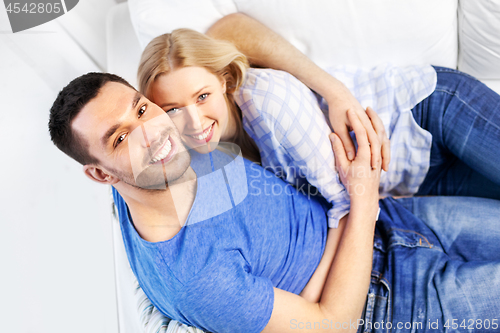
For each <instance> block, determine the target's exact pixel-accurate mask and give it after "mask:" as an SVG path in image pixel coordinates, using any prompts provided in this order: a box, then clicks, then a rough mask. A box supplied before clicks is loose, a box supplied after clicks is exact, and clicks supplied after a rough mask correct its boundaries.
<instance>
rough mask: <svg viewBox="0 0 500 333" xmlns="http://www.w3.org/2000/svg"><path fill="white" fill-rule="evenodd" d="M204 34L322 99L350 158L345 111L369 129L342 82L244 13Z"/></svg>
mask: <svg viewBox="0 0 500 333" xmlns="http://www.w3.org/2000/svg"><path fill="white" fill-rule="evenodd" d="M207 35H209V36H211V37H213V38H216V39H223V40H228V41H230V42H232V43H233V44H235V45H236V47H238V49H239V50H240V51H241V52H243V53H244V54H245V55H246V56H247V57H248V59H249V61H250V63H251V64H253V65H256V66H260V67H269V68H274V69H279V70H283V71H286V72H289V73H290V74H292V75H294V76H295V77H297V78H298V79H299V80H300V81H302V82H304V84H306V85H307V86H308V87H309V88H311V89H312V90H314V91H316V92H317V93H319V94H320V95H321V96H323V97H324V98H325V99H326V101H327V102H328V105H329V118H330V123H331V125H332V128H333V130H334V131H335V133H337V135H339V137H340V138H341V140H342V143H343V144H344V146H345V148H346V151H347V156H348V158H349V159H350V160H352V159H353V158H354V155H355V148H354V144H353V142H352V140H351V138H350V136H349V127H350V126H351V124H350V122H349V119H348V117H347V113H346V112H347V110H349V109H350V110H354V111H355V112H356V114H357V115H358V117H359V119H360V121H361V122H362V124H363V126H364V127H365V129H366V130H367V131H368V130H370V127H371V124H370V119H369V118H368V117H367V115H366V114H365V110H364V109H363V107H362V106H361V105H360V104H359V102H358V101H357V100H356V98H354V96H353V95H352V94H351V93H350V91H349V90H348V89H347V88H346V87H345V86H344V84H343V83H342V82H340V81H338V80H337V79H335V78H334V77H332V76H331V75H329V74H328V73H326V72H325V71H324V70H322V69H321V68H319V67H318V66H317V65H316V64H315V63H314V62H312V61H311V60H310V59H309V58H307V57H306V56H305V55H304V54H303V53H302V52H300V51H299V50H298V49H296V48H295V47H294V46H293V45H291V44H290V43H289V42H288V41H286V40H285V39H284V38H282V37H281V36H280V35H278V34H276V33H274V32H273V31H272V30H270V29H269V28H267V27H266V26H264V25H263V24H261V23H260V22H258V21H256V20H254V19H252V18H250V17H248V16H246V15H244V14H241V13H235V14H231V15H227V16H225V17H224V18H222V19H220V20H219V21H218V22H216V23H215V24H214V25H213V26H212V27H210V29H209V30H208V31H207ZM379 141H380V142H381V143H382V158H383V164H382V168H383V169H384V170H386V171H387V169H388V167H389V160H390V155H389V154H390V142H389V140H388V138H387V136H385V137H384V136H381V137H379ZM375 164H376V163H375V161H372V165H373V166H375Z"/></svg>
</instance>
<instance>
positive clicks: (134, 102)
mask: <svg viewBox="0 0 500 333" xmlns="http://www.w3.org/2000/svg"><path fill="white" fill-rule="evenodd" d="M141 98H142V94H141V93H140V92H138V91H137V92H136V93H135V95H134V98H133V99H132V110H134V109H135V108H136V107H137V104H138V103H139V101H140V100H141ZM120 127H121V123H120V124H115V125H113V126H111V127H110V129H108V130H107V131H106V134H104V136H103V137H102V139H101V144H102V145H103V146H104V147H105V146H107V144H108V140H109V138H111V137H112V136H113V134H115V132H116V131H117V130H118V129H119V128H120Z"/></svg>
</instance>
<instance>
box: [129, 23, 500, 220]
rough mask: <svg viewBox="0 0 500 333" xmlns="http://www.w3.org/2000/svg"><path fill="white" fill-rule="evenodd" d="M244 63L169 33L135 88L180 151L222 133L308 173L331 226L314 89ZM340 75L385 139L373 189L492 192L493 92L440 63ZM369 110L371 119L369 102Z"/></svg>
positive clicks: (335, 192)
mask: <svg viewBox="0 0 500 333" xmlns="http://www.w3.org/2000/svg"><path fill="white" fill-rule="evenodd" d="M247 66H248V62H247V60H246V58H245V56H244V55H243V54H242V53H240V52H239V51H238V50H237V49H236V48H235V47H234V46H233V45H232V44H229V43H226V42H222V41H217V40H213V39H210V38H208V37H207V36H205V35H203V34H200V33H197V32H195V31H191V30H187V29H179V30H176V31H174V32H173V33H172V34H165V35H162V36H159V37H157V38H155V39H154V40H152V41H151V42H150V44H149V45H148V46H147V47H146V49H145V51H144V53H143V56H142V59H141V63H140V66H139V71H138V72H139V75H138V76H139V86H140V87H139V88H140V91H141V92H143V93H144V94H145V95H146V97H148V98H149V99H150V100H152V101H153V102H155V103H156V104H158V105H159V106H160V107H162V108H163V109H164V110H165V112H167V113H168V114H169V115H170V117H171V118H172V120H173V121H174V123H175V124H176V126H177V127H178V128H179V130H180V132H181V133H182V134H183V135H182V137H183V140H184V141H185V143H186V144H187V145H188V146H189V147H191V148H193V149H195V150H198V151H199V152H204V153H206V152H208V151H212V150H213V149H215V147H216V146H217V143H218V142H219V141H220V140H222V141H230V142H234V143H236V144H238V145H239V146H240V147H241V148H242V152H243V156H245V157H247V158H249V159H251V160H253V161H261V162H262V165H263V166H264V167H267V168H270V169H271V170H272V171H273V172H274V173H275V174H277V175H278V176H280V177H282V178H284V179H285V180H286V181H288V182H289V183H291V184H293V185H295V186H296V187H298V188H301V186H303V184H304V180H307V182H308V183H309V184H311V185H313V186H315V187H316V188H318V189H319V191H320V192H321V194H322V195H323V196H324V197H325V198H326V199H327V200H328V201H329V202H331V203H332V204H333V207H332V209H331V210H330V211H329V212H328V215H329V225H330V227H335V226H336V225H337V223H338V221H339V219H340V218H341V217H342V216H344V215H345V214H346V213H347V212H348V210H349V199H348V195H347V193H346V191H345V189H344V188H343V187H342V186H341V184H340V181H339V177H338V175H337V174H336V172H335V167H334V164H335V163H334V157H333V154H332V152H331V149H330V143H329V141H328V139H327V136H328V135H329V134H330V133H331V130H330V129H329V127H328V126H327V123H326V122H325V119H324V116H323V114H322V113H321V111H320V109H319V107H318V104H317V101H316V98H315V96H314V94H313V93H312V92H311V91H309V90H308V89H307V88H306V87H305V86H304V85H302V84H301V83H300V82H299V81H298V80H296V79H295V78H293V76H291V75H289V74H287V73H283V72H277V71H272V70H262V69H248V71H247V72H246V70H247ZM349 70H350V69H341V70H339V69H336V70H334V72H335V74H336V75H337V76H339V77H342V78H343V79H344V80H345V81H346V82H347V83H346V84H347V85H348V87H351V88H352V90H353V91H354V92H355V95H356V97H358V98H359V99H360V100H363V101H364V104H367V103H370V105H373V106H374V107H375V108H376V109H377V110H379V111H378V112H379V116H380V117H381V118H382V119H383V121H384V125H385V128H382V129H381V130H380V131H378V132H375V131H374V130H373V129H370V128H369V127H366V126H365V128H367V133H368V135H369V137H370V138H371V139H373V138H375V137H377V136H380V134H381V133H384V132H387V133H388V134H389V137H390V138H391V141H392V142H393V149H392V150H393V151H392V155H393V156H395V157H396V158H393V164H392V166H391V168H390V169H388V168H387V166H385V167H384V170H386V171H387V173H383V174H382V179H381V195H383V196H385V195H411V194H415V193H417V191H418V194H420V195H428V194H439V195H464V196H479V197H487V198H496V199H500V170H499V167H498V165H499V163H500V160H499V159H498V158H497V157H492V156H490V154H489V153H488V151H497V150H498V149H500V119H499V118H498V117H496V116H495V115H496V114H498V112H500V110H498V109H499V108H500V106H499V105H500V104H499V103H500V97H499V96H498V95H497V94H495V93H494V92H492V91H491V90H489V89H488V88H486V87H485V86H484V85H482V84H481V83H479V82H478V81H476V80H474V79H473V78H471V77H469V76H467V75H465V74H462V73H460V72H457V71H454V70H451V69H446V68H439V67H435V68H432V67H431V66H413V67H408V68H405V69H397V68H390V67H379V68H375V69H374V70H371V71H362V70H359V69H357V70H356V74H350V73H349ZM245 73H247V74H246V76H245ZM435 81H437V83H436V82H435ZM354 83H357V85H356V84H354ZM275 87H278V88H280V89H281V90H280V89H278V88H275ZM273 89H274V90H273ZM379 91H385V92H386V94H384V95H381V94H380V93H379ZM260 96H265V99H259V98H260ZM366 96H369V97H368V98H367V97H366ZM235 100H236V102H237V103H238V105H237V104H236V103H235ZM497 110H498V112H497ZM367 114H368V115H369V117H370V118H374V117H376V116H377V115H376V113H375V112H373V110H372V109H371V108H368V109H367ZM429 132H430V133H429ZM408 133H410V134H408ZM372 141H373V140H372ZM379 143H380V144H382V142H379ZM383 146H384V145H383ZM387 155H388V154H386V158H384V162H383V163H384V164H385V163H388V161H387V160H388V158H387ZM429 155H430V158H429Z"/></svg>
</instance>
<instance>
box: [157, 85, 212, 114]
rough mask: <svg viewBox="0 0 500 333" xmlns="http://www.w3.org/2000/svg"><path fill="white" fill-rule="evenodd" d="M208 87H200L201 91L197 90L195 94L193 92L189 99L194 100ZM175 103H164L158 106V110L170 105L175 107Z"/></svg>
mask: <svg viewBox="0 0 500 333" xmlns="http://www.w3.org/2000/svg"><path fill="white" fill-rule="evenodd" d="M207 87H209V86H204V87H202V88H201V89H199V90H198V91H197V92H195V93H194V94H193V95H192V96H191V97H192V98H194V97H195V96H196V95H198V94H199V93H200V92H201V91H202V90H203V89H205V88H207ZM175 104H176V103H165V104H162V105H160V108H162V109H163V108H164V107H167V106H170V105H175Z"/></svg>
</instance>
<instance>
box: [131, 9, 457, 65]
mask: <svg viewBox="0 0 500 333" xmlns="http://www.w3.org/2000/svg"><path fill="white" fill-rule="evenodd" d="M129 6H130V12H131V17H132V23H133V25H134V28H135V30H136V32H137V35H138V38H139V40H140V43H141V46H142V47H145V46H146V45H147V43H148V42H149V41H150V40H151V39H152V38H154V37H156V36H157V35H160V34H163V33H165V32H170V31H172V30H174V29H177V28H191V29H195V30H197V31H200V32H206V30H207V29H208V28H209V27H210V26H211V25H212V24H213V23H215V22H216V21H217V20H218V19H220V18H222V17H223V16H224V15H227V14H230V13H233V12H236V11H239V12H242V13H245V14H247V15H249V16H251V17H253V18H255V19H257V20H259V21H261V22H262V23H264V24H265V25H267V26H268V27H270V28H271V29H273V30H274V31H276V32H278V33H279V34H281V35H282V36H283V37H285V38H286V39H287V40H289V41H290V42H292V44H294V45H295V46H296V47H297V48H299V49H300V50H301V51H302V52H304V53H305V54H306V55H308V56H309V57H310V58H311V59H312V60H313V61H315V62H316V63H317V64H319V65H320V66H322V67H326V66H330V65H338V64H345V65H355V66H359V67H365V68H371V67H373V66H375V65H378V64H381V63H386V62H391V63H393V64H394V65H399V66H404V65H409V64H421V63H431V64H434V65H441V66H447V67H456V65H457V44H458V42H457V6H458V4H457V0H439V1H436V0H377V1H373V0H357V1H356V2H355V5H354V2H353V1H350V0H335V1H331V0H315V1H306V0H273V1H269V0H207V1H199V0H182V1H181V0H177V1H168V2H167V1H164V0H129ZM332 61H333V63H332Z"/></svg>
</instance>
